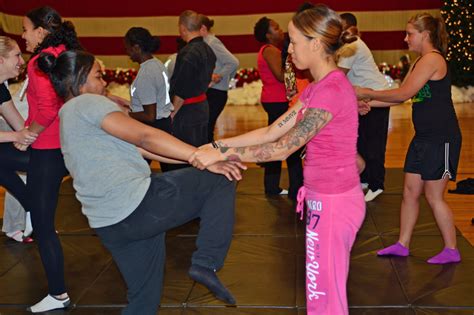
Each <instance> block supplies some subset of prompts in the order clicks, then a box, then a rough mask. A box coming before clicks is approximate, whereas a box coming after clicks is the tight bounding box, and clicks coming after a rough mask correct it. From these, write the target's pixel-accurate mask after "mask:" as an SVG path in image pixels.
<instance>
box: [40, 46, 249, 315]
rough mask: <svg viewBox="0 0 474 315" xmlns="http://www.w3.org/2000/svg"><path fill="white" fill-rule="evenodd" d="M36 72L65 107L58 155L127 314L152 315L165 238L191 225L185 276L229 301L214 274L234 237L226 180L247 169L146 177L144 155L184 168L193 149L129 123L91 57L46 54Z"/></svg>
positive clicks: (231, 192) (221, 167)
mask: <svg viewBox="0 0 474 315" xmlns="http://www.w3.org/2000/svg"><path fill="white" fill-rule="evenodd" d="M38 65H39V67H40V69H41V70H43V71H44V72H46V73H47V74H48V76H49V77H50V79H51V82H52V83H53V86H54V88H55V90H56V92H57V93H58V95H59V96H60V97H61V98H63V99H64V100H65V101H66V103H65V104H64V106H63V107H62V109H61V111H60V122H61V126H60V130H61V145H62V146H61V149H62V152H63V154H64V160H65V162H66V167H67V168H68V170H69V171H70V174H71V176H72V177H73V185H74V188H75V190H76V196H77V198H78V199H79V201H80V202H81V204H82V212H83V213H84V214H85V215H86V216H87V218H88V220H89V225H90V226H91V227H92V228H94V230H95V231H96V233H97V235H98V236H99V237H100V239H101V241H102V243H103V244H104V246H105V247H106V248H107V249H108V250H109V251H110V252H111V254H112V256H113V258H114V261H115V262H116V264H117V266H118V268H119V270H120V271H121V273H122V275H123V277H124V279H125V282H126V283H127V287H128V294H127V295H128V298H129V304H128V305H127V307H126V308H125V310H124V311H123V314H144V315H146V314H156V312H157V309H158V307H159V304H160V298H161V293H162V286H163V273H164V264H165V233H166V231H167V230H169V229H171V228H174V227H176V226H179V225H182V224H184V223H186V222H188V221H190V220H193V219H196V218H200V220H201V221H200V230H199V232H198V236H197V240H196V245H197V250H196V251H195V252H194V253H193V255H192V262H191V267H190V269H189V272H188V274H189V276H190V277H191V279H193V280H195V281H197V282H199V283H201V284H203V285H205V286H206V287H207V288H208V289H209V290H211V291H212V292H213V293H214V295H215V296H216V297H217V298H218V299H220V300H222V301H224V302H226V303H229V304H235V299H234V298H233V296H232V294H231V293H230V292H229V291H228V290H227V289H226V287H225V286H224V285H223V284H222V283H221V282H220V281H219V278H218V277H217V275H216V274H215V272H216V270H219V269H220V268H222V267H223V265H224V260H225V257H226V255H227V251H228V249H229V246H230V242H231V239H232V230H233V225H234V199H235V184H234V183H233V181H232V180H233V179H240V178H241V175H240V170H239V168H244V166H243V165H240V164H229V163H224V164H215V165H212V166H211V167H209V168H208V171H199V170H197V169H195V168H186V169H182V170H177V171H173V172H167V173H159V174H150V169H149V167H148V165H147V164H146V162H145V161H144V160H143V159H142V156H141V154H143V155H144V156H145V157H148V158H150V159H156V160H158V161H160V162H161V161H164V162H167V163H181V162H182V161H187V159H188V158H189V157H190V156H191V155H192V153H193V152H195V151H196V148H195V147H193V146H191V145H188V144H186V143H184V142H182V141H180V140H178V139H176V138H174V137H173V136H171V135H169V134H167V133H165V132H162V131H161V130H158V129H156V128H152V127H149V126H147V125H144V124H142V123H140V122H139V121H137V120H135V119H132V118H130V117H129V116H127V115H126V113H124V112H122V111H121V109H120V108H119V107H118V106H117V105H116V104H115V103H113V102H112V101H110V100H109V99H108V98H106V97H105V96H103V95H105V82H104V81H103V80H102V73H101V72H100V67H99V65H98V64H97V62H95V61H94V56H92V55H90V54H88V53H86V52H80V51H76V52H75V51H67V52H64V53H62V54H60V55H59V56H58V57H57V58H56V57H54V56H53V55H48V54H46V55H42V56H41V57H40V58H39V62H38ZM140 153H141V154H140ZM219 174H223V175H225V176H222V175H219ZM226 177H227V179H226Z"/></svg>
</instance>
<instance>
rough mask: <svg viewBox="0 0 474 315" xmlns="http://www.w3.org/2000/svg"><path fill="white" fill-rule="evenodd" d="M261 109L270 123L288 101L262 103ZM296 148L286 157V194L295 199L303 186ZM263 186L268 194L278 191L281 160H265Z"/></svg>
mask: <svg viewBox="0 0 474 315" xmlns="http://www.w3.org/2000/svg"><path fill="white" fill-rule="evenodd" d="M262 105H263V109H264V110H265V111H266V112H267V115H268V125H271V124H272V123H273V122H274V121H275V120H277V119H278V118H279V117H280V116H281V115H283V114H284V113H285V112H286V111H287V110H288V102H281V103H262ZM302 150H303V149H302V148H301V149H299V150H297V151H296V152H295V153H293V154H292V155H290V156H289V157H288V158H287V159H286V164H287V165H288V178H289V182H290V186H289V189H288V196H289V197H290V198H292V199H294V200H296V196H297V194H298V189H299V188H300V187H301V186H303V164H302V161H301V158H300V154H301V151H302ZM264 167H265V175H264V180H263V183H264V187H265V193H266V194H269V195H277V194H279V193H280V191H281V188H280V177H281V162H280V161H276V162H267V163H265V164H264Z"/></svg>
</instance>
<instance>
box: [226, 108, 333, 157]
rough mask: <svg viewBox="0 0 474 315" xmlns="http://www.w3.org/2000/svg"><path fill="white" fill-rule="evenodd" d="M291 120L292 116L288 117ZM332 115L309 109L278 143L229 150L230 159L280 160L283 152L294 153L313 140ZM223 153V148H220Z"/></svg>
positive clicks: (323, 111) (320, 110) (316, 109)
mask: <svg viewBox="0 0 474 315" xmlns="http://www.w3.org/2000/svg"><path fill="white" fill-rule="evenodd" d="M287 117H288V120H289V119H291V117H290V115H288V116H287ZM331 119H332V115H331V113H329V112H327V111H325V110H322V109H318V108H307V109H306V111H305V112H304V115H303V119H302V120H301V121H299V122H298V123H297V124H296V125H295V126H294V127H293V128H291V129H290V130H289V131H288V132H287V133H286V134H285V135H284V136H282V137H281V138H280V139H278V141H277V142H273V143H265V144H259V145H254V146H249V147H241V148H228V149H229V150H231V152H232V153H231V155H229V156H228V159H231V158H232V160H237V159H238V160H239V161H241V160H247V161H249V160H253V161H257V162H266V161H272V160H276V159H278V157H279V156H281V153H282V152H285V153H287V152H294V151H296V150H297V149H298V148H300V147H302V146H303V145H305V144H306V143H307V142H308V141H309V140H311V138H313V137H314V136H315V135H316V134H317V133H319V131H320V130H321V129H322V128H323V127H324V126H326V124H327V123H328V122H329V121H331ZM220 150H221V152H222V153H225V152H226V151H227V148H226V150H225V151H223V148H220Z"/></svg>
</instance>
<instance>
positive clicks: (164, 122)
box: [146, 117, 173, 172]
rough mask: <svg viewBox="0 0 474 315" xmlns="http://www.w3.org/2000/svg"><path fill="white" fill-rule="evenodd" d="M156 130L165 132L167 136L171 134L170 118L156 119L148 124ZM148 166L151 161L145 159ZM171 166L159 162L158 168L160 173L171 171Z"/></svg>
mask: <svg viewBox="0 0 474 315" xmlns="http://www.w3.org/2000/svg"><path fill="white" fill-rule="evenodd" d="M148 125H149V126H152V127H154V128H156V129H160V130H161V131H164V132H167V133H169V134H172V133H173V129H172V125H171V117H166V118H161V119H156V120H155V121H154V122H152V123H150V124H148ZM146 160H147V162H148V164H151V160H148V159H146ZM170 165H171V164H168V163H163V162H160V168H161V171H162V172H167V171H170V170H171V166H170Z"/></svg>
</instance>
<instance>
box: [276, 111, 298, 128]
mask: <svg viewBox="0 0 474 315" xmlns="http://www.w3.org/2000/svg"><path fill="white" fill-rule="evenodd" d="M295 116H296V111H292V112H291V113H289V114H288V116H286V117H285V118H283V120H282V121H281V122H279V123H278V127H279V128H281V127H283V126H284V125H285V124H286V123H287V122H289V121H290V120H291V118H293V117H295Z"/></svg>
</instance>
